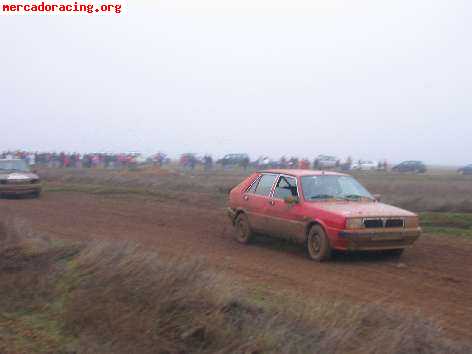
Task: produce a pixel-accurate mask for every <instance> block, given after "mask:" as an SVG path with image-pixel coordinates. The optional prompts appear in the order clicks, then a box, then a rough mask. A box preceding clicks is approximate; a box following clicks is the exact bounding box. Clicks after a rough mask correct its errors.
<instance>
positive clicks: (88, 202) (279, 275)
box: [0, 192, 472, 341]
mask: <svg viewBox="0 0 472 354" xmlns="http://www.w3.org/2000/svg"><path fill="white" fill-rule="evenodd" d="M192 199H193V200H192ZM0 213H1V214H2V215H5V214H6V215H8V214H9V215H13V216H17V217H21V218H25V219H27V220H29V221H30V222H31V224H32V225H33V227H34V228H36V229H38V230H40V231H43V232H46V233H47V234H49V235H50V236H53V237H58V238H64V239H107V240H134V241H138V242H140V243H143V244H145V245H147V246H149V247H155V248H157V249H159V252H160V253H161V254H164V255H181V254H188V255H191V256H194V257H195V256H197V257H205V258H206V259H207V260H208V262H209V263H210V264H211V265H214V266H217V267H220V268H223V269H224V270H225V271H226V272H227V273H229V274H230V275H233V276H234V279H236V280H238V281H243V282H250V283H251V284H258V285H262V286H264V287H267V288H270V289H273V290H275V291H284V290H287V289H288V290H290V291H293V292H294V293H296V294H298V295H299V296H300V297H301V298H303V297H307V298H309V297H310V298H316V296H317V295H318V294H320V295H323V296H331V297H335V298H340V299H343V300H344V301H352V302H356V303H366V302H383V303H386V304H390V305H392V306H395V307H398V309H399V310H401V311H420V312H421V313H423V314H424V315H426V316H428V317H433V318H434V319H435V320H436V321H437V322H438V323H439V324H441V325H442V326H443V327H444V328H445V330H446V331H447V332H448V333H449V334H450V335H452V336H454V337H458V338H461V339H465V340H468V341H470V340H472V330H471V329H472V242H471V241H468V240H464V239H459V238H457V239H456V238H451V237H444V238H441V237H432V236H424V237H423V238H421V239H420V240H419V242H418V243H417V244H416V245H415V247H414V248H413V249H411V250H408V251H406V253H405V254H404V256H403V257H402V259H401V261H400V262H401V263H399V262H398V261H396V260H395V259H392V258H388V257H384V256H379V255H359V254H357V255H338V256H336V258H335V259H334V260H333V261H332V262H329V263H324V264H318V263H314V262H310V261H309V260H307V259H306V258H305V256H304V252H303V249H302V248H301V247H298V246H293V245H286V244H284V243H283V242H280V241H271V240H259V241H257V242H256V243H255V244H253V245H251V246H243V245H240V244H238V243H236V242H235V241H234V240H233V238H232V228H231V227H230V225H229V222H228V220H227V219H226V216H225V215H224V212H223V210H222V209H221V208H218V207H216V206H215V205H212V203H211V201H209V200H196V199H194V198H189V201H188V203H185V204H184V203H181V202H165V203H163V202H159V201H156V200H153V199H149V198H144V197H138V196H126V197H124V196H121V197H119V196H97V195H91V194H83V193H66V192H58V193H46V194H45V195H44V196H43V197H42V198H41V199H39V200H34V199H20V200H1V199H0Z"/></svg>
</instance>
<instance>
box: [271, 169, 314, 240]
mask: <svg viewBox="0 0 472 354" xmlns="http://www.w3.org/2000/svg"><path fill="white" fill-rule="evenodd" d="M288 197H291V198H292V199H293V200H294V201H295V200H297V201H298V202H291V203H287V202H286V198H288ZM266 215H267V221H266V223H267V230H268V233H269V234H270V235H273V236H275V237H281V238H288V239H293V240H303V239H304V234H305V218H304V214H303V212H302V207H301V205H300V195H299V192H298V183H297V179H296V177H294V176H288V175H279V176H278V178H277V181H276V183H275V185H274V190H273V193H272V195H271V198H270V199H269V203H268V207H267V209H266Z"/></svg>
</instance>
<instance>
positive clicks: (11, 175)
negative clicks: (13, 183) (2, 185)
mask: <svg viewBox="0 0 472 354" xmlns="http://www.w3.org/2000/svg"><path fill="white" fill-rule="evenodd" d="M37 178H38V175H37V174H35V173H32V172H19V171H15V172H7V173H5V172H0V179H2V180H6V179H7V180H22V179H37Z"/></svg>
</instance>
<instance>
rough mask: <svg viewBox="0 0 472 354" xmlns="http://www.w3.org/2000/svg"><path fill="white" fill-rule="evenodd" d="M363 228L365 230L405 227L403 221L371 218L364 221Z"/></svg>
mask: <svg viewBox="0 0 472 354" xmlns="http://www.w3.org/2000/svg"><path fill="white" fill-rule="evenodd" d="M364 227H365V228H366V229H381V228H394V227H405V223H404V220H403V219H398V218H397V219H387V218H373V219H364Z"/></svg>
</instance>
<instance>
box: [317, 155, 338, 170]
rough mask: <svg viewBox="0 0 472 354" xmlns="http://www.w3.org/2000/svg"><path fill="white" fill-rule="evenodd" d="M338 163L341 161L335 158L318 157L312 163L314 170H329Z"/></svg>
mask: <svg viewBox="0 0 472 354" xmlns="http://www.w3.org/2000/svg"><path fill="white" fill-rule="evenodd" d="M340 163H341V161H340V160H339V159H338V158H337V157H335V156H328V155H318V156H317V157H316V158H315V160H314V162H313V167H314V168H315V169H329V168H335V167H338V166H339V165H340Z"/></svg>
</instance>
